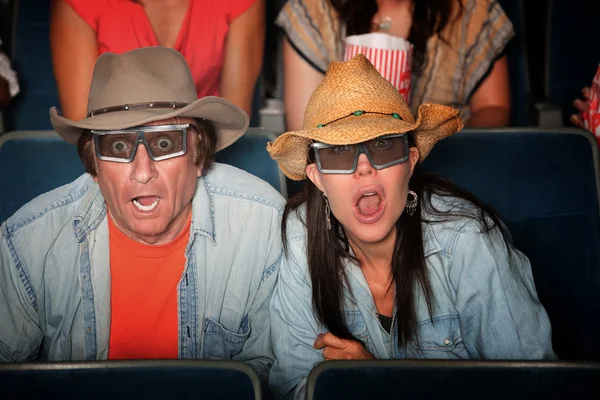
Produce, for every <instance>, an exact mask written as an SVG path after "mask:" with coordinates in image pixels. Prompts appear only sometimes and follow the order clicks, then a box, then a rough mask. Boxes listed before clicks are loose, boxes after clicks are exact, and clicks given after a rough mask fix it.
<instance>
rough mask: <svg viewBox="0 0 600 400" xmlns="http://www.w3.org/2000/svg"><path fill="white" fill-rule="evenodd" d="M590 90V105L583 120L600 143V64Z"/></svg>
mask: <svg viewBox="0 0 600 400" xmlns="http://www.w3.org/2000/svg"><path fill="white" fill-rule="evenodd" d="M590 92H591V93H590V105H589V108H588V110H587V111H586V112H584V113H583V122H584V125H585V129H587V130H589V131H590V132H592V133H593V134H594V136H596V140H597V141H598V143H599V144H600V65H598V70H597V71H596V76H594V79H593V81H592V87H591V88H590Z"/></svg>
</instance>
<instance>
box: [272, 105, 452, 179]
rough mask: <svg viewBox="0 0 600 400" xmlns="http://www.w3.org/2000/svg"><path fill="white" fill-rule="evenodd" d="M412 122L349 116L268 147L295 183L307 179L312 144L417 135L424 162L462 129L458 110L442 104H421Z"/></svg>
mask: <svg viewBox="0 0 600 400" xmlns="http://www.w3.org/2000/svg"><path fill="white" fill-rule="evenodd" d="M417 114H418V115H417V120H416V121H415V122H414V123H413V122H408V121H404V120H401V119H396V118H392V117H391V116H388V115H377V114H364V115H360V116H356V117H354V116H350V117H348V118H344V119H341V120H340V121H337V122H334V123H332V124H329V125H326V126H324V127H321V128H316V127H315V128H310V129H304V130H301V131H292V132H286V133H284V134H282V135H281V136H279V137H278V138H277V139H276V140H275V141H274V142H272V143H268V144H267V151H268V152H269V154H270V155H271V157H272V158H273V159H274V160H275V161H277V163H278V164H279V167H280V168H281V170H282V171H283V173H284V174H285V175H286V176H287V177H288V178H290V179H292V180H296V181H298V180H302V179H305V178H306V165H307V162H308V152H309V145H310V143H311V142H312V141H315V142H321V143H327V144H356V143H361V142H364V141H367V140H371V139H375V138H376V137H379V136H382V135H390V134H396V133H406V132H411V131H412V132H414V136H415V145H416V147H417V148H418V149H419V161H420V162H422V161H423V160H424V159H425V157H427V155H429V152H430V151H431V149H432V148H433V146H434V145H435V143H437V142H438V141H439V140H442V139H443V138H446V137H448V136H450V135H452V134H454V133H456V132H458V131H459V130H460V129H462V127H463V123H462V120H461V118H460V116H459V112H458V110H455V109H454V108H452V107H448V106H444V105H439V104H422V105H421V106H420V107H419V109H418V113H417Z"/></svg>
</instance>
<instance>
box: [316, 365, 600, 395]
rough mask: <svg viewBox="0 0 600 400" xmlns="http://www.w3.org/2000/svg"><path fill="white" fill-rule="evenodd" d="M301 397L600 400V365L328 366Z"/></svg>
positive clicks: (317, 371) (321, 367)
mask: <svg viewBox="0 0 600 400" xmlns="http://www.w3.org/2000/svg"><path fill="white" fill-rule="evenodd" d="M306 394H307V396H306V400H338V399H339V400H359V399H360V400H362V399H403V400H416V399H419V400H421V399H447V398H448V399H461V400H480V399H486V400H506V399H523V400H530V399H544V400H555V399H556V400H561V399H568V398H576V399H597V398H598V397H599V396H600V364H598V363H584V362H577V363H574V362H544V363H540V362H511V361H505V362H489V361H447V360H394V361H391V360H376V361H327V362H324V363H321V364H319V365H318V366H317V367H316V368H314V369H313V370H312V371H311V373H310V375H309V376H308V381H307V384H306Z"/></svg>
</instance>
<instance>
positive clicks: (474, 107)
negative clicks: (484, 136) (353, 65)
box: [276, 0, 514, 130]
mask: <svg viewBox="0 0 600 400" xmlns="http://www.w3.org/2000/svg"><path fill="white" fill-rule="evenodd" d="M276 23H277V24H278V25H279V26H280V27H282V28H283V30H284V32H285V35H286V38H287V40H285V42H284V48H283V60H284V103H285V108H286V116H287V127H288V129H289V130H297V129H300V127H301V126H302V118H303V115H304V110H305V108H306V104H307V103H308V99H309V98H310V95H311V94H312V92H313V91H314V90H315V88H316V87H317V85H318V84H319V83H320V82H321V80H322V79H323V75H324V74H325V71H326V69H327V67H328V65H329V63H330V62H332V61H341V60H342V57H343V55H344V43H343V38H344V37H345V36H350V35H359V34H365V33H369V32H382V33H387V34H390V35H394V36H399V37H402V38H404V39H406V40H408V41H409V42H411V43H412V44H413V45H414V50H413V63H412V71H413V72H412V78H413V80H412V93H411V96H410V107H411V110H412V112H413V113H415V112H416V109H417V107H418V105H419V104H422V103H437V104H446V105H450V106H452V107H455V108H458V109H459V110H460V113H461V116H462V118H463V119H464V120H465V121H466V124H467V125H468V126H470V127H500V126H505V125H507V124H508V122H509V114H510V92H509V76H508V67H507V61H506V56H504V55H503V51H504V48H505V46H506V44H507V42H508V41H509V40H510V39H511V38H512V36H513V35H514V31H513V27H512V24H511V22H510V21H509V19H508V18H507V16H506V15H505V14H504V11H503V10H502V8H501V7H500V5H499V4H498V2H497V1H494V0H481V1H479V0H478V1H470V0H441V1H430V0H352V1H350V0H289V1H288V2H287V3H286V5H285V6H284V8H283V10H282V11H281V13H280V14H279V17H278V19H277V22H276Z"/></svg>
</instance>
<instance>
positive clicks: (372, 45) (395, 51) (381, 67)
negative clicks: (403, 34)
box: [344, 32, 413, 103]
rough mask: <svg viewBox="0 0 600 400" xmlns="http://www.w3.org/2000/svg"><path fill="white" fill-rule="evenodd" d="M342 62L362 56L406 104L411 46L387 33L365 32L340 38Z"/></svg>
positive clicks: (409, 83)
mask: <svg viewBox="0 0 600 400" xmlns="http://www.w3.org/2000/svg"><path fill="white" fill-rule="evenodd" d="M344 42H345V50H344V61H348V60H350V59H352V57H354V56H355V55H357V54H359V53H360V54H363V55H364V56H365V57H367V59H368V60H369V61H371V63H372V64H373V65H374V66H375V68H376V69H377V71H379V73H380V74H381V76H383V77H384V78H385V79H387V80H388V81H389V82H390V83H391V84H392V85H394V86H395V87H396V89H398V91H399V92H400V94H401V95H402V96H403V97H404V99H405V100H406V102H407V103H408V102H409V100H410V88H411V65H412V49H413V46H412V44H410V43H409V42H408V41H406V40H404V39H402V38H400V37H396V36H392V35H388V34H387V33H378V32H375V33H368V34H365V35H355V36H348V37H346V38H345V39H344Z"/></svg>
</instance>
